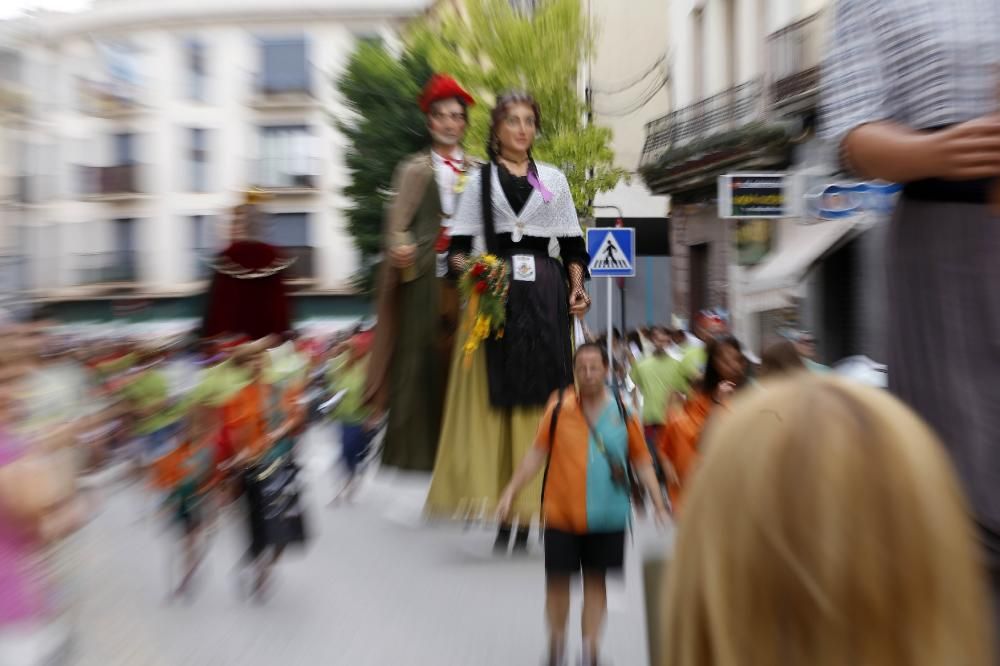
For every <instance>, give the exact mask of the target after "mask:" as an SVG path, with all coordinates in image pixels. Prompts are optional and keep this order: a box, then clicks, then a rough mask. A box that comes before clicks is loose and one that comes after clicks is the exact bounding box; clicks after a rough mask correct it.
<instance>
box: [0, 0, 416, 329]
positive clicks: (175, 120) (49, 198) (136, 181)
mask: <svg viewBox="0 0 1000 666" xmlns="http://www.w3.org/2000/svg"><path fill="white" fill-rule="evenodd" d="M426 4H427V3H426V2H422V1H420V0H348V1H346V2H336V3H331V2H326V1H324V0H284V1H282V2H278V1H277V0H247V1H245V2H240V3H231V2H226V1H224V0H197V1H196V0H175V1H173V2H158V1H157V0H128V1H127V2H126V1H123V0H98V2H96V3H95V5H94V6H93V7H92V8H91V9H89V10H87V11H84V12H80V13H76V14H41V15H37V16H35V17H33V18H32V19H30V20H26V21H20V22H19V23H21V26H20V27H19V30H17V31H15V34H13V35H8V37H7V39H6V40H5V41H6V43H7V48H4V46H3V44H2V43H0V80H4V73H5V72H7V71H8V66H6V63H10V62H13V63H14V64H13V65H10V66H9V69H10V70H11V71H13V72H14V73H13V74H12V75H11V74H7V76H6V78H7V79H14V80H17V81H20V82H29V83H30V85H28V86H27V89H26V92H27V97H26V101H24V102H23V103H22V104H20V105H19V106H17V108H15V109H13V110H11V109H8V112H7V113H6V114H5V116H6V117H7V124H8V126H10V125H13V126H14V127H15V128H16V129H15V130H14V131H10V130H8V131H5V132H4V134H3V135H0V136H2V137H3V138H4V139H5V140H6V144H5V147H6V149H7V150H8V151H10V152H9V154H11V155H14V156H15V159H14V160H11V161H10V162H9V164H10V165H11V166H8V171H7V173H5V174H0V176H3V178H2V179H3V180H4V181H5V187H6V189H5V190H3V191H6V192H7V193H8V195H7V197H6V199H5V201H6V202H7V205H5V207H4V208H3V211H4V217H5V220H4V225H3V226H4V227H5V230H6V232H7V233H8V234H12V235H13V237H14V238H16V241H14V244H15V245H16V247H17V248H18V252H19V254H20V255H21V256H22V257H23V261H22V262H21V270H20V279H21V287H22V288H23V289H24V290H25V292H26V293H27V294H28V295H29V296H30V297H31V298H32V299H33V300H35V301H36V302H39V303H47V304H49V305H50V306H51V307H52V309H53V311H54V312H63V313H65V314H66V315H67V316H70V317H71V316H81V317H82V316H87V317H91V318H105V315H107V314H108V313H109V312H110V310H111V305H112V304H116V303H118V304H120V303H122V302H126V301H127V302H131V303H133V304H134V305H135V307H136V308H138V309H141V310H146V311H149V312H153V311H162V313H164V316H188V317H195V316H197V315H198V310H199V307H200V306H199V304H198V297H199V295H200V294H202V293H203V292H204V289H205V284H206V283H205V280H206V278H207V276H208V270H207V267H206V263H205V260H206V259H207V258H208V257H210V256H211V255H212V254H214V252H216V251H217V250H218V249H219V248H220V247H222V246H224V245H225V244H226V242H227V241H228V211H229V210H231V208H232V206H233V205H234V204H236V203H238V202H239V201H240V200H241V197H242V193H243V192H245V191H246V190H247V189H248V188H250V187H257V188H260V189H262V190H264V191H266V192H268V193H269V195H270V197H269V200H268V201H267V202H266V203H265V204H264V208H265V209H266V212H267V213H268V214H269V216H268V223H267V225H266V232H265V233H266V236H267V240H269V241H270V242H273V243H275V244H277V245H280V246H282V247H283V248H284V250H285V252H286V253H287V254H290V255H292V256H294V257H295V258H296V262H295V264H294V266H293V268H292V273H291V275H290V276H289V277H290V278H291V279H292V285H293V288H294V290H295V295H296V300H297V302H298V304H299V306H300V307H298V308H297V310H298V311H299V314H300V316H302V315H308V314H317V315H318V314H349V315H354V314H362V313H363V312H364V309H365V308H364V305H363V304H362V303H360V302H359V301H357V299H354V298H353V294H354V289H353V286H352V285H353V277H354V274H355V271H356V270H357V267H358V265H357V253H356V251H355V249H354V246H353V242H352V240H351V237H350V236H349V235H348V233H347V231H346V227H345V217H344V215H343V210H344V208H345V207H346V206H347V205H349V202H347V201H346V200H345V199H344V198H343V197H342V195H341V190H342V188H343V186H344V185H346V183H347V175H346V170H345V167H344V162H343V150H344V143H343V141H342V139H341V137H340V135H339V134H338V133H337V132H336V130H335V129H334V126H333V124H332V121H331V118H332V116H335V115H342V114H343V113H346V110H345V109H344V108H343V107H342V106H341V104H340V102H339V100H338V96H337V93H336V91H335V81H336V78H337V76H338V74H339V73H340V71H341V70H342V68H343V67H344V66H345V65H346V63H347V61H348V58H349V57H350V54H351V52H352V50H353V48H354V47H355V45H356V43H357V42H358V40H364V39H384V40H392V39H394V38H395V35H396V32H397V30H398V28H399V27H400V26H402V25H403V24H404V23H405V22H406V21H408V20H410V19H411V18H412V17H413V16H416V15H418V14H419V13H420V12H421V11H423V9H424V7H425V6H426ZM8 87H10V86H8ZM22 88H24V86H22ZM11 182H13V183H14V186H13V187H11ZM11 192H13V195H11V194H10V193H11ZM73 313H76V314H75V315H74V314H73ZM166 313H169V314H166Z"/></svg>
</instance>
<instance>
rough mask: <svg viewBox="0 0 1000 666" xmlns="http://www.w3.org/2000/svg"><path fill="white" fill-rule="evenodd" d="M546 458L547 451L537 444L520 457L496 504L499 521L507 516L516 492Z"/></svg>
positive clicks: (533, 474) (540, 466)
mask: <svg viewBox="0 0 1000 666" xmlns="http://www.w3.org/2000/svg"><path fill="white" fill-rule="evenodd" d="M547 459H548V452H546V451H545V449H541V448H539V447H537V446H533V447H531V449H530V450H529V451H528V453H526V454H525V456H524V458H522V459H521V464H520V465H519V466H518V468H517V471H515V472H514V476H513V477H511V480H510V483H508V484H507V487H506V488H505V489H504V491H503V494H502V495H501V496H500V501H499V503H498V504H497V517H498V518H499V519H500V520H501V521H502V520H506V519H507V518H508V516H509V514H510V507H511V505H512V504H513V503H514V498H515V497H517V493H518V492H520V490H521V488H523V487H524V486H525V484H527V483H528V482H529V481H531V480H532V479H533V478H535V475H536V474H538V472H539V470H541V469H542V466H543V465H545V461H546V460H547Z"/></svg>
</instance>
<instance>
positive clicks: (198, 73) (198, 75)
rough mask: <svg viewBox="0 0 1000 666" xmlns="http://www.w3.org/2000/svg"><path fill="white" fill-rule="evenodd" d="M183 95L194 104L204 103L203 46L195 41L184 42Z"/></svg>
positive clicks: (204, 71)
mask: <svg viewBox="0 0 1000 666" xmlns="http://www.w3.org/2000/svg"><path fill="white" fill-rule="evenodd" d="M184 71H185V86H186V87H185V95H186V97H187V98H188V99H190V100H194V101H196V102H204V101H205V89H206V79H207V76H206V68H205V45H204V43H202V42H201V41H199V40H197V39H189V40H187V41H185V42H184Z"/></svg>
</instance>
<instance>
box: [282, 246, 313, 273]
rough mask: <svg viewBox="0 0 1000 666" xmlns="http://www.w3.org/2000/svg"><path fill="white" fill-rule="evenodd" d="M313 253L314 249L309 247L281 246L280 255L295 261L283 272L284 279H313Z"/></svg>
mask: <svg viewBox="0 0 1000 666" xmlns="http://www.w3.org/2000/svg"><path fill="white" fill-rule="evenodd" d="M315 251H316V250H315V248H313V247H311V246H288V245H283V246H282V247H281V252H282V254H284V255H285V256H286V257H288V258H290V259H291V258H294V259H295V263H294V264H292V265H291V266H289V267H288V269H287V270H286V271H285V279H286V280H312V279H313V278H314V277H315V275H314V273H313V255H314V253H315Z"/></svg>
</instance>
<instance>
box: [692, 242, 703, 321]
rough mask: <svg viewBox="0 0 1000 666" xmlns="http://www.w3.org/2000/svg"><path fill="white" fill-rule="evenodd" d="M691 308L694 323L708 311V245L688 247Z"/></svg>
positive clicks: (701, 244)
mask: <svg viewBox="0 0 1000 666" xmlns="http://www.w3.org/2000/svg"><path fill="white" fill-rule="evenodd" d="M688 261H689V268H688V270H689V279H690V301H689V302H690V307H691V311H690V313H689V317H690V319H689V321H691V322H694V321H695V319H696V318H697V316H698V313H699V312H701V311H702V310H706V309H708V243H700V244H698V245H691V246H689V247H688Z"/></svg>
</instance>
